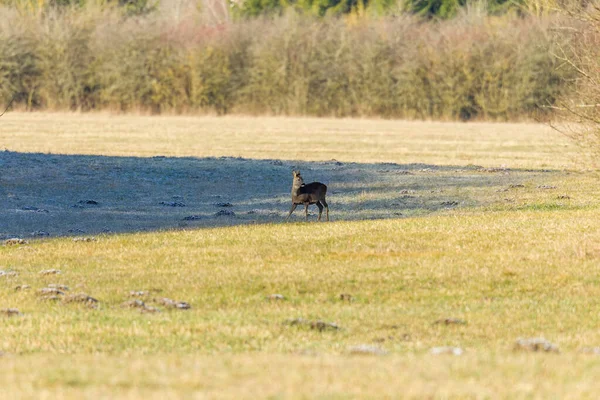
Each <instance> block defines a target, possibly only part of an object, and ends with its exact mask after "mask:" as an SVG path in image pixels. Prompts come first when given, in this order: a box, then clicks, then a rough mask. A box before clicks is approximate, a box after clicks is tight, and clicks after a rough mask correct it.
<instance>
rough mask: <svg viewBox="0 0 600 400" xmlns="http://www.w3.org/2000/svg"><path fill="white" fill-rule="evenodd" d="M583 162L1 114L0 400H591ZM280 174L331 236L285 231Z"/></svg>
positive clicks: (424, 141)
mask: <svg viewBox="0 0 600 400" xmlns="http://www.w3.org/2000/svg"><path fill="white" fill-rule="evenodd" d="M588 164H589V163H587V162H585V160H584V159H583V156H582V154H581V153H580V152H579V149H578V148H577V147H576V146H574V145H573V144H572V143H570V142H569V141H568V140H567V139H565V138H564V137H563V136H561V135H560V134H558V133H556V132H555V131H552V130H551V129H550V128H548V127H546V126H543V125H537V124H499V123H498V124H491V123H469V124H464V123H441V122H405V121H387V120H368V119H310V118H246V117H222V118H216V117H175V116H173V117H169V116H160V117H150V116H131V115H129V116H122V115H109V114H56V113H50V114H48V113H31V114H30V113H7V114H6V115H5V116H3V117H2V118H1V119H0V239H2V242H5V241H6V240H7V239H9V238H13V237H19V238H23V239H25V240H26V241H27V243H24V244H13V245H10V244H4V245H0V271H1V272H0V309H1V310H2V311H0V388H1V389H0V390H1V391H0V397H2V398H32V399H33V398H35V399H41V398H48V399H56V398H68V399H71V398H73V399H75V398H77V399H80V398H94V399H96V398H111V399H112V398H131V399H134V398H135V399H137V398H141V397H144V398H147V399H165V398H419V399H420V398H507V399H509V398H510V399H514V398H578V399H579V398H596V397H597V393H598V392H599V390H600V379H598V378H599V377H600V355H599V354H600V329H598V327H599V326H600V306H599V305H598V299H599V298H600V268H599V267H600V220H599V218H598V215H599V211H600V201H599V199H600V187H599V185H598V184H599V181H598V176H597V173H596V171H595V170H594V169H590V168H591V167H590V166H589V165H588ZM292 169H300V170H301V171H302V174H303V176H304V178H305V180H306V181H307V182H310V181H313V180H319V181H321V182H323V183H325V184H327V186H328V188H329V189H328V202H329V206H330V216H331V222H329V223H324V222H323V223H317V222H316V207H314V206H311V208H310V214H309V222H308V223H306V222H304V216H303V210H301V207H299V208H298V209H297V210H296V212H295V214H294V215H293V216H292V219H291V221H289V222H285V221H284V219H285V217H286V215H287V212H288V211H289V206H290V188H291V183H292V175H291V171H292ZM9 243H10V242H9ZM44 289H45V290H44ZM278 295H280V296H278ZM169 299H171V300H169ZM188 306H189V308H188ZM13 308H14V309H18V314H17V313H16V311H9V310H8V309H13ZM541 337H543V338H545V339H547V340H548V341H549V343H551V344H552V347H547V348H546V349H544V344H540V345H538V346H537V347H536V346H534V345H531V346H527V345H523V346H521V347H519V346H517V345H516V342H517V340H518V339H519V338H523V339H529V338H541ZM549 343H548V344H547V345H548V346H550V344H549ZM447 346H450V347H454V348H456V349H452V348H450V347H447ZM536 350H537V351H536ZM545 350H549V351H545ZM453 351H454V352H456V353H461V354H460V355H455V354H452V352H453ZM436 353H441V354H436Z"/></svg>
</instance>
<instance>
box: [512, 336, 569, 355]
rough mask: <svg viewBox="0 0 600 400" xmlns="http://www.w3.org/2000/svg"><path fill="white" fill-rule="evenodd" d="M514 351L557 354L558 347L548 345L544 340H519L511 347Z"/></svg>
mask: <svg viewBox="0 0 600 400" xmlns="http://www.w3.org/2000/svg"><path fill="white" fill-rule="evenodd" d="M513 350H515V351H531V352H540V353H558V352H559V349H558V346H556V345H554V344H552V343H550V342H549V341H548V340H546V339H544V338H530V339H523V338H519V339H517V341H516V342H515V344H514V346H513Z"/></svg>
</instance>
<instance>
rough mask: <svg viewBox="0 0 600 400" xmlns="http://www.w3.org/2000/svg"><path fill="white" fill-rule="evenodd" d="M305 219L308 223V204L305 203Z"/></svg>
mask: <svg viewBox="0 0 600 400" xmlns="http://www.w3.org/2000/svg"><path fill="white" fill-rule="evenodd" d="M304 219H306V221H308V203H304Z"/></svg>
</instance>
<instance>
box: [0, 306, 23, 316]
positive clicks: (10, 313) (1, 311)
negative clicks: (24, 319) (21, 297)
mask: <svg viewBox="0 0 600 400" xmlns="http://www.w3.org/2000/svg"><path fill="white" fill-rule="evenodd" d="M0 315H4V316H5V317H18V316H21V315H23V314H21V312H20V311H19V310H18V309H16V308H3V309H0Z"/></svg>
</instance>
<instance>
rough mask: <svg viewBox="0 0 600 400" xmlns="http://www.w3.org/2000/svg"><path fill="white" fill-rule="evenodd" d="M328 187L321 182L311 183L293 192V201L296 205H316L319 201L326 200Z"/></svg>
mask: <svg viewBox="0 0 600 400" xmlns="http://www.w3.org/2000/svg"><path fill="white" fill-rule="evenodd" d="M326 193H327V186H326V185H325V184H323V183H321V182H311V183H307V184H306V185H302V186H300V187H299V188H297V189H295V190H293V191H292V201H293V202H294V203H306V202H308V203H311V204H314V203H316V202H317V201H319V200H324V199H325V194H326Z"/></svg>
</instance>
